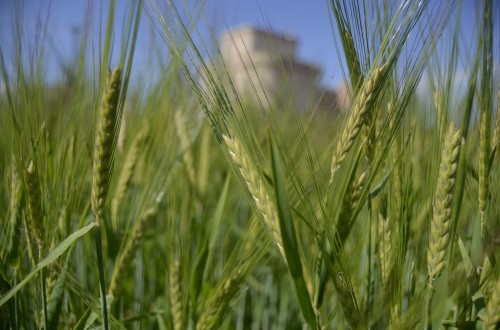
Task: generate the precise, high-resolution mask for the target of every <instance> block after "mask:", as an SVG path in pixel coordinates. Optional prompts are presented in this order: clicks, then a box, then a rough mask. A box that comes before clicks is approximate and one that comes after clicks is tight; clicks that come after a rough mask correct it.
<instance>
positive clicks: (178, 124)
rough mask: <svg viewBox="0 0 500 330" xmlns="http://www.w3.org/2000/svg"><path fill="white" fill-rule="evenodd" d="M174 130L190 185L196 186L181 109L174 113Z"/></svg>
mask: <svg viewBox="0 0 500 330" xmlns="http://www.w3.org/2000/svg"><path fill="white" fill-rule="evenodd" d="M174 125H175V132H176V133H177V137H178V138H179V142H180V147H181V150H182V161H183V162H184V165H185V168H186V172H187V175H188V179H189V183H190V184H191V186H192V187H196V186H197V183H196V177H195V171H194V165H193V156H192V155H191V148H190V142H189V138H188V133H187V130H186V119H185V118H184V116H183V114H182V112H181V110H177V111H176V112H175V114H174Z"/></svg>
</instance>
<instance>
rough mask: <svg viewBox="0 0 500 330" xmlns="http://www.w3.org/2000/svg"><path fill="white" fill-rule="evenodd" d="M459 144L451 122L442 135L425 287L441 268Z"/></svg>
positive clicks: (430, 285) (447, 234)
mask: <svg viewBox="0 0 500 330" xmlns="http://www.w3.org/2000/svg"><path fill="white" fill-rule="evenodd" d="M460 143H461V136H460V130H457V129H455V127H454V125H453V124H451V125H450V128H449V130H448V133H447V135H446V137H445V141H444V146H443V151H442V156H441V157H442V158H441V165H440V167H439V177H438V180H437V181H438V182H437V188H436V194H435V196H434V213H433V216H432V222H431V229H430V237H429V247H428V249H427V266H428V275H429V282H428V286H429V287H430V288H432V283H433V281H434V279H435V278H436V277H437V276H438V275H439V274H440V273H441V271H442V270H443V268H444V257H445V254H446V248H447V245H448V242H449V240H450V237H449V229H450V218H451V211H452V201H453V189H454V186H455V178H456V174H457V164H458V156H459V151H460Z"/></svg>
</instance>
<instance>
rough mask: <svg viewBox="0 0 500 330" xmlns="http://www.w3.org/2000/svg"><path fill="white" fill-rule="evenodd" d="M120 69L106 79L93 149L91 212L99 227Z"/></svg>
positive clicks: (109, 166) (108, 174)
mask: <svg viewBox="0 0 500 330" xmlns="http://www.w3.org/2000/svg"><path fill="white" fill-rule="evenodd" d="M121 76H122V72H121V69H120V68H119V67H118V68H116V69H115V70H114V71H113V72H112V73H111V75H110V76H109V77H108V81H107V84H106V89H105V91H104V96H103V100H102V103H101V111H100V120H99V126H98V127H97V134H96V141H95V148H94V170H93V175H92V197H91V203H92V211H93V212H94V214H95V222H96V226H97V227H99V226H100V225H101V220H102V213H103V206H104V202H105V200H106V195H107V193H108V188H109V181H110V178H111V173H112V171H111V170H112V166H113V152H114V145H113V144H114V142H115V139H116V135H117V129H118V126H119V125H118V123H117V119H118V101H119V98H120V85H121Z"/></svg>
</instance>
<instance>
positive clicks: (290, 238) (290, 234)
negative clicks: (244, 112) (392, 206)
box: [271, 139, 318, 329]
mask: <svg viewBox="0 0 500 330" xmlns="http://www.w3.org/2000/svg"><path fill="white" fill-rule="evenodd" d="M271 154H272V155H271V156H272V157H271V158H272V164H273V175H274V183H275V186H274V187H275V191H276V202H277V207H278V217H279V224H280V229H281V238H282V240H283V249H284V250H285V257H286V261H287V263H288V270H289V271H290V275H291V276H292V279H293V283H294V286H295V293H296V294H297V299H298V301H299V305H300V309H301V311H302V315H303V316H304V319H305V320H306V322H307V323H308V324H309V326H310V327H311V328H312V329H317V328H318V323H317V319H316V314H315V313H314V309H313V307H312V304H311V297H310V295H309V291H308V290H307V286H306V282H305V280H304V274H303V272H302V261H301V259H300V253H299V244H298V242H297V236H296V233H295V227H294V224H293V219H292V213H291V211H290V204H289V202H288V197H287V193H286V187H285V177H284V174H283V168H282V167H281V156H280V153H279V150H278V146H277V145H276V141H275V140H274V139H272V141H271Z"/></svg>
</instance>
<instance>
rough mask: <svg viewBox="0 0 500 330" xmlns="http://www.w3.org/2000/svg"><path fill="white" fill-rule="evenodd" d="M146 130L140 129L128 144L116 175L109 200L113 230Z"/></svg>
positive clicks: (115, 227)
mask: <svg viewBox="0 0 500 330" xmlns="http://www.w3.org/2000/svg"><path fill="white" fill-rule="evenodd" d="M146 132H147V129H144V130H143V131H141V132H140V133H139V134H138V135H137V136H136V138H135V139H134V141H133V142H132V145H131V146H130V149H129V151H128V153H127V156H126V158H125V161H124V163H123V167H122V170H121V172H120V176H119V177H118V183H117V185H116V190H115V194H114V196H113V201H112V202H111V220H112V223H113V227H114V228H113V229H114V230H116V229H117V228H118V220H117V219H118V208H119V207H120V204H121V203H122V202H123V199H124V198H125V194H126V193H127V190H128V188H129V186H130V181H131V179H132V175H133V174H134V170H135V167H136V165H137V160H138V159H139V154H140V151H141V148H142V147H143V143H144V141H145V139H146Z"/></svg>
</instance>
